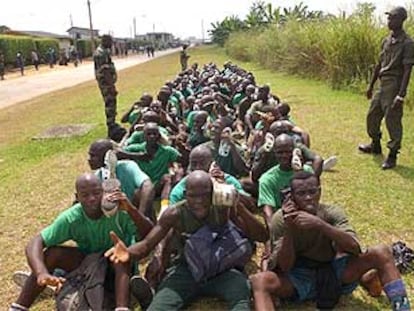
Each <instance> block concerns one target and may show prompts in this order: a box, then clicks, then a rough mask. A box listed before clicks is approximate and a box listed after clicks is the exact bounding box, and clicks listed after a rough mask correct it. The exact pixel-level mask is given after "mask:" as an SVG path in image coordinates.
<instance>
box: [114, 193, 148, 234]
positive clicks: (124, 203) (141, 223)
mask: <svg viewBox="0 0 414 311" xmlns="http://www.w3.org/2000/svg"><path fill="white" fill-rule="evenodd" d="M108 201H110V202H118V204H119V205H118V206H119V209H120V210H123V211H126V212H127V213H128V215H129V217H131V219H132V221H133V222H134V224H135V226H136V227H137V231H138V234H139V235H140V236H146V235H147V234H148V232H150V231H151V229H152V228H153V224H152V222H151V221H149V220H148V218H147V217H145V216H144V215H143V214H142V213H141V212H140V211H138V209H137V208H136V207H135V206H133V205H132V203H131V202H130V201H129V200H128V197H127V196H126V195H125V193H123V192H121V191H115V192H113V193H111V194H110V195H109V196H108Z"/></svg>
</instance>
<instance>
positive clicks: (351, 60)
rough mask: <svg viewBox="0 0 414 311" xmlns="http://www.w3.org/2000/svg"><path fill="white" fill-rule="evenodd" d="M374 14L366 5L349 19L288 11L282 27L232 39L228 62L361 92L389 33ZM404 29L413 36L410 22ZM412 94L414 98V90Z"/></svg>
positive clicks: (227, 48)
mask: <svg viewBox="0 0 414 311" xmlns="http://www.w3.org/2000/svg"><path fill="white" fill-rule="evenodd" d="M374 9H375V8H374V7H373V6H372V5H371V4H367V3H363V4H359V5H358V6H357V9H356V10H355V11H354V12H353V13H352V14H351V15H349V16H341V17H335V16H329V17H328V16H323V17H318V18H314V16H313V15H312V16H311V15H309V14H310V13H306V8H305V9H304V8H302V9H300V7H297V8H296V9H293V10H291V11H290V13H289V14H290V16H291V18H284V19H281V20H282V22H280V23H272V24H270V25H269V26H267V27H266V28H264V29H263V28H261V29H251V30H249V31H244V32H237V33H232V34H231V35H230V36H229V39H228V40H227V42H226V44H225V48H226V51H227V53H228V54H229V55H230V56H232V57H234V58H236V59H239V60H242V61H253V62H257V63H259V64H260V65H262V66H264V67H265V68H270V69H273V70H277V71H283V72H286V73H289V74H295V75H300V76H302V77H307V78H314V79H319V80H324V81H327V82H328V83H329V85H330V86H331V87H332V88H334V89H339V88H348V89H352V90H354V91H358V92H362V91H363V90H364V89H365V88H366V86H367V84H368V82H369V80H370V77H371V74H372V70H373V67H374V65H375V64H376V63H377V61H378V57H379V53H380V48H381V40H382V39H383V38H384V37H385V36H386V35H387V33H388V30H387V29H386V27H384V25H383V24H381V23H380V21H379V20H377V19H376V18H375V17H374V14H373V12H374ZM287 13H288V11H285V12H284V16H285V17H286V16H287ZM314 14H316V13H315V12H314ZM295 16H296V18H294V17H295ZM299 16H302V17H306V18H305V19H303V18H299ZM406 26H407V32H408V33H411V34H414V27H413V23H412V21H411V22H410V20H408V21H407V22H406ZM413 83H414V82H412V83H411V84H413ZM409 93H410V94H412V95H414V85H412V86H410V87H409ZM410 97H411V98H414V96H410Z"/></svg>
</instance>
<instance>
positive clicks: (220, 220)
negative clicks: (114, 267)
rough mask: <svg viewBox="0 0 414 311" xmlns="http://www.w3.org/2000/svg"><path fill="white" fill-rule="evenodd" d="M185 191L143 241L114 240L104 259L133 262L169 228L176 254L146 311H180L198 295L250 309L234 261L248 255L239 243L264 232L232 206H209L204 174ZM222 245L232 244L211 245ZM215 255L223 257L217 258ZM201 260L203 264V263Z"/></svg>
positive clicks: (192, 178) (195, 175)
mask: <svg viewBox="0 0 414 311" xmlns="http://www.w3.org/2000/svg"><path fill="white" fill-rule="evenodd" d="M230 187H231V186H230ZM185 191H186V192H185V199H186V200H184V201H181V202H180V203H178V204H176V205H172V206H170V207H169V208H168V209H166V210H165V212H164V213H163V214H162V216H161V217H160V219H159V221H158V223H157V225H155V227H154V229H152V230H151V232H150V233H149V234H148V235H147V237H146V238H145V239H144V240H143V241H141V242H139V243H137V244H134V245H132V246H130V247H128V248H126V247H125V245H124V244H123V243H122V242H121V241H118V240H117V239H116V237H115V246H114V248H112V249H111V250H109V251H108V252H106V254H105V256H108V257H109V258H110V259H111V261H113V262H127V261H128V260H130V258H132V259H135V260H139V259H141V258H144V257H145V256H147V255H148V254H149V252H150V251H151V250H153V249H154V248H155V247H156V246H157V244H158V243H159V242H160V241H161V240H162V239H163V238H164V237H165V236H166V235H167V233H168V232H169V231H170V229H173V230H174V233H175V234H176V235H177V236H178V238H179V241H180V244H181V246H182V248H181V249H182V251H181V256H180V259H179V260H177V261H175V262H174V263H173V265H172V266H171V268H170V269H168V270H167V274H166V277H165V278H164V279H163V280H162V281H161V284H160V285H159V287H158V291H157V293H156V294H155V296H154V299H153V301H152V303H151V305H150V306H149V309H148V310H181V309H182V308H183V307H185V306H186V305H188V304H189V302H191V301H192V300H194V299H195V298H197V297H200V296H203V295H208V296H215V297H219V298H222V299H224V300H225V301H226V303H227V304H228V307H229V309H231V310H250V307H249V304H250V289H249V286H248V279H247V277H246V275H245V274H244V273H243V272H242V270H243V266H242V267H240V263H241V262H243V260H245V259H246V257H245V255H246V254H247V256H248V258H249V257H250V255H251V250H250V254H249V251H248V247H247V245H246V244H245V243H243V239H246V238H247V239H248V240H250V241H259V242H264V241H266V240H267V238H268V234H267V231H266V229H265V227H264V226H263V225H262V224H261V223H260V221H258V220H257V219H256V218H255V216H254V215H252V214H251V213H250V212H249V211H248V210H247V209H246V208H244V207H239V206H237V205H236V202H234V203H233V204H232V206H231V207H229V208H225V207H224V206H222V205H220V204H218V205H215V204H213V202H214V201H216V203H217V201H218V200H217V191H216V190H214V192H213V181H212V179H211V176H210V175H209V174H208V173H207V172H204V171H201V170H196V171H193V172H191V173H190V174H189V175H188V177H187V181H186V186H185ZM224 201H225V200H224ZM236 206H237V208H236ZM229 220H230V221H229ZM235 228H237V229H235ZM236 231H237V232H236ZM236 236H238V238H236ZM196 237H198V238H199V239H195V238H196ZM212 237H214V238H212ZM211 240H212V241H211ZM206 241H207V242H206ZM208 241H211V244H209V243H210V242H208ZM226 241H227V242H232V241H233V242H234V243H236V245H237V246H236V247H235V245H234V244H233V243H230V244H232V247H231V248H229V247H228V246H226V244H221V245H220V249H219V248H217V249H216V252H215V251H214V249H215V248H216V247H217V245H216V244H215V242H217V243H221V242H222V243H226ZM250 241H248V243H251V242H250ZM206 243H207V244H208V246H207V244H206ZM243 250H246V253H245V252H244V251H243ZM239 251H240V252H239ZM227 254H231V255H230V256H228V255H227ZM220 255H222V256H223V257H221V258H218V257H220ZM242 257H243V258H242ZM235 258H237V259H235ZM232 259H235V262H232ZM242 259H243V260H242ZM206 260H207V261H208V262H204V261H206ZM236 268H239V269H236ZM240 268H241V269H240Z"/></svg>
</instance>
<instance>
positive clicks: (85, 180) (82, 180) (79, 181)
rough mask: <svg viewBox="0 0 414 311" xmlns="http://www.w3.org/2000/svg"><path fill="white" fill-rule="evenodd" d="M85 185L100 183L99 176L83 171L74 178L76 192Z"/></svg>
mask: <svg viewBox="0 0 414 311" xmlns="http://www.w3.org/2000/svg"><path fill="white" fill-rule="evenodd" d="M85 185H101V181H100V180H99V178H98V177H97V176H96V175H95V174H93V173H84V174H82V175H80V176H78V178H76V183H75V188H76V192H79V189H81V188H82V187H84V186H85Z"/></svg>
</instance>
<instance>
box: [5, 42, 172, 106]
mask: <svg viewBox="0 0 414 311" xmlns="http://www.w3.org/2000/svg"><path fill="white" fill-rule="evenodd" d="M178 50H179V49H171V50H166V51H158V52H156V53H155V57H154V58H158V57H161V56H164V55H167V54H171V53H174V52H177V51H178ZM154 58H148V57H147V56H146V55H143V54H139V55H136V54H134V55H129V56H128V57H123V58H114V59H113V60H114V63H115V67H116V69H117V70H118V71H119V70H122V69H125V68H128V67H132V66H135V65H138V64H141V63H144V62H147V61H150V60H152V59H154ZM94 79H95V77H94V69H93V62H92V61H90V60H86V61H83V63H82V64H80V65H79V66H78V67H74V66H73V64H69V65H68V66H55V67H54V68H49V67H48V66H46V65H45V66H41V67H39V70H38V71H36V70H34V68H32V67H28V68H26V70H25V75H24V76H21V75H20V72H11V73H7V74H6V76H5V80H3V81H0V109H3V108H6V107H9V106H12V105H16V104H18V103H20V102H23V101H26V100H29V99H31V98H33V97H36V96H39V95H43V94H45V93H49V92H52V91H56V90H60V89H63V88H67V87H71V86H74V85H77V84H79V83H83V82H86V81H90V80H94Z"/></svg>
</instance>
